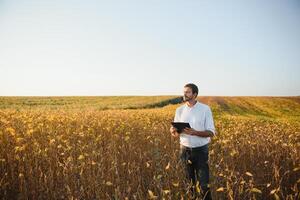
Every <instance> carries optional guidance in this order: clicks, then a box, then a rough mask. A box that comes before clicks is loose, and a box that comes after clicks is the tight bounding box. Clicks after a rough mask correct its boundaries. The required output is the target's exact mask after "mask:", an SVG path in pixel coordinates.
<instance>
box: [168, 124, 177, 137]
mask: <svg viewBox="0 0 300 200" xmlns="http://www.w3.org/2000/svg"><path fill="white" fill-rule="evenodd" d="M170 132H171V135H172V136H173V137H178V136H179V133H178V132H177V128H175V127H174V126H171V128H170Z"/></svg>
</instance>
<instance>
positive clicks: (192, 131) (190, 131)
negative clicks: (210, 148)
mask: <svg viewBox="0 0 300 200" xmlns="http://www.w3.org/2000/svg"><path fill="white" fill-rule="evenodd" d="M183 132H184V133H185V134H188V135H195V136H199V137H213V136H214V133H213V132H211V131H209V130H206V131H196V130H195V129H193V128H185V129H183Z"/></svg>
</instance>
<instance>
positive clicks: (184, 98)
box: [183, 96, 191, 102]
mask: <svg viewBox="0 0 300 200" xmlns="http://www.w3.org/2000/svg"><path fill="white" fill-rule="evenodd" d="M189 100H191V98H190V97H187V96H183V101H184V102H186V101H189Z"/></svg>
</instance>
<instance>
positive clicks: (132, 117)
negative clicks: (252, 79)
mask: <svg viewBox="0 0 300 200" xmlns="http://www.w3.org/2000/svg"><path fill="white" fill-rule="evenodd" d="M174 99H175V100H176V97H174V96H173V97H172V96H161V97H1V98H0V196H1V199H124V200H125V199H188V198H189V195H188V194H187V193H186V191H187V188H188V187H189V185H188V184H187V183H186V181H184V177H185V175H184V172H183V169H182V166H181V165H180V163H179V141H178V140H177V139H175V138H173V137H171V135H170V133H169V128H170V122H171V121H172V120H173V117H174V113H175V109H176V108H177V107H178V106H179V105H180V104H175V105H172V104H169V105H166V106H164V105H165V104H168V103H174ZM169 100H170V101H169ZM199 101H200V102H204V103H207V104H208V105H210V106H211V108H212V111H213V115H214V121H215V126H216V129H217V136H216V137H214V138H213V139H212V142H211V144H210V149H209V150H210V152H209V163H210V173H211V181H210V187H211V190H212V196H213V198H214V199H297V198H298V199H299V198H300V196H299V191H300V97H200V98H199ZM175 103H176V101H175Z"/></svg>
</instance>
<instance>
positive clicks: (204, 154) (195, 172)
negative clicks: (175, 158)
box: [180, 144, 211, 199]
mask: <svg viewBox="0 0 300 200" xmlns="http://www.w3.org/2000/svg"><path fill="white" fill-rule="evenodd" d="M180 160H181V161H182V163H183V165H184V169H185V172H186V177H187V179H188V181H189V182H192V187H191V192H192V194H193V196H197V193H198V192H197V190H196V187H197V186H196V185H197V184H199V185H198V187H199V186H200V188H201V193H202V197H203V198H204V199H211V193H210V190H209V186H208V184H209V166H208V144H206V145H204V146H201V147H196V148H189V147H185V146H183V145H181V146H180ZM197 182H198V183H197Z"/></svg>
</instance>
